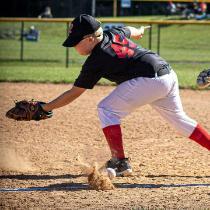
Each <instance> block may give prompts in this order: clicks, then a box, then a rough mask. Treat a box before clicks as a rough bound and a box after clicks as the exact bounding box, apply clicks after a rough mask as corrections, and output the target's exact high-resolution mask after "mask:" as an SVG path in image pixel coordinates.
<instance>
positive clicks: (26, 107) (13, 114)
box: [6, 100, 53, 121]
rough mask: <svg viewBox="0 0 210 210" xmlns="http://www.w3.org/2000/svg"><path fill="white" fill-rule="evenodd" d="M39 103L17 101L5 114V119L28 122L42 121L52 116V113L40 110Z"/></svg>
mask: <svg viewBox="0 0 210 210" xmlns="http://www.w3.org/2000/svg"><path fill="white" fill-rule="evenodd" d="M42 104H45V102H41V101H34V100H31V101H27V100H22V101H17V102H15V106H14V107H13V108H12V109H10V110H9V111H8V112H7V113H6V117H8V118H10V119H14V120H18V121H30V120H36V121H39V120H44V119H48V118H50V117H52V116H53V112H52V111H49V112H46V111H44V110H43V109H42V106H41V105H42Z"/></svg>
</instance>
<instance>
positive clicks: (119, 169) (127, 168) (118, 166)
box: [106, 158, 132, 176]
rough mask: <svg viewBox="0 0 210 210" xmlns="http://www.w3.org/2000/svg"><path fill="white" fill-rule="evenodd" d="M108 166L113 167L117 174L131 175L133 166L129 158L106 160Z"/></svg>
mask: <svg viewBox="0 0 210 210" xmlns="http://www.w3.org/2000/svg"><path fill="white" fill-rule="evenodd" d="M106 168H113V169H114V170H115V171H116V175H117V176H130V175H131V174H132V168H131V165H130V162H129V159H128V158H123V159H118V158H112V159H111V160H109V161H107V162H106Z"/></svg>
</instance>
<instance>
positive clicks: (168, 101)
mask: <svg viewBox="0 0 210 210" xmlns="http://www.w3.org/2000/svg"><path fill="white" fill-rule="evenodd" d="M145 104H150V105H151V106H152V107H153V108H154V109H155V110H156V111H157V112H159V113H160V115H161V116H162V117H163V118H165V119H166V120H167V121H168V122H169V123H170V124H171V125H172V126H173V127H175V129H176V130H177V131H178V132H179V133H180V134H182V135H183V136H186V137H189V136H190V135H191V134H192V132H193V130H194V129H195V127H196V126H197V122H196V121H194V120H193V119H191V118H189V117H188V116H187V115H186V113H185V112H184V111H183V107H182V103H181V99H180V95H179V86H178V80H177V76H176V73H175V72H174V71H173V70H172V71H171V72H170V74H166V75H163V76H160V77H155V78H144V77H138V78H134V79H131V80H128V81H126V82H123V83H121V84H120V85H118V86H117V87H116V88H115V89H114V90H113V91H112V92H111V93H110V94H109V95H108V96H107V97H106V98H104V99H103V100H102V101H101V102H100V103H99V104H98V114H99V119H100V121H101V126H102V128H105V127H107V126H110V125H117V124H120V120H121V119H122V118H123V117H125V116H126V115H128V114H129V113H130V112H132V111H133V110H134V109H135V108H137V107H139V106H143V105H145Z"/></svg>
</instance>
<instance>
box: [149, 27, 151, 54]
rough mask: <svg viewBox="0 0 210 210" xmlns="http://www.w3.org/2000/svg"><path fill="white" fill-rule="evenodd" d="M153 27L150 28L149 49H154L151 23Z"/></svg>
mask: <svg viewBox="0 0 210 210" xmlns="http://www.w3.org/2000/svg"><path fill="white" fill-rule="evenodd" d="M150 26H151V28H150V30H149V49H150V50H151V49H152V24H150Z"/></svg>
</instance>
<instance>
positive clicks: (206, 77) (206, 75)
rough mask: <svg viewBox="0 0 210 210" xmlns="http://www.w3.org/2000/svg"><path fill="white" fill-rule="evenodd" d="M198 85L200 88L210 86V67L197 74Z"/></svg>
mask: <svg viewBox="0 0 210 210" xmlns="http://www.w3.org/2000/svg"><path fill="white" fill-rule="evenodd" d="M197 85H198V87H199V88H206V87H208V86H210V69H207V70H203V71H201V72H200V73H199V75H198V76H197Z"/></svg>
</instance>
